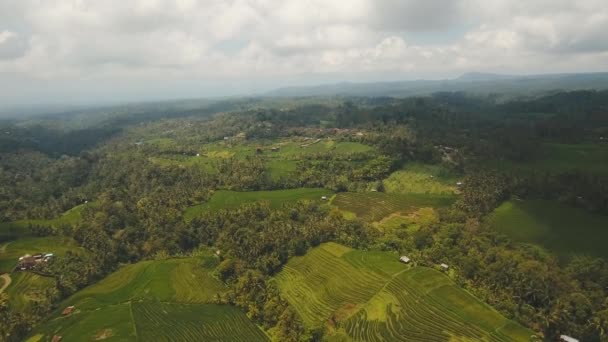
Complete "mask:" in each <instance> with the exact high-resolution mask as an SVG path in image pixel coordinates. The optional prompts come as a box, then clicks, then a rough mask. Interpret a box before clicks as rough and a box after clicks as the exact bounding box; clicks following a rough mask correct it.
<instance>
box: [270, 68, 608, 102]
mask: <svg viewBox="0 0 608 342" xmlns="http://www.w3.org/2000/svg"><path fill="white" fill-rule="evenodd" d="M607 88H608V73H586V74H548V75H529V76H509V75H491V74H481V73H471V74H465V75H463V76H461V77H459V78H455V79H448V80H415V81H398V82H376V83H340V84H327V85H319V86H312V87H291V88H281V89H277V90H275V91H272V92H270V93H267V94H266V95H268V96H279V97H289V96H392V97H408V96H422V95H430V94H433V93H437V92H467V93H472V94H478V95H488V94H495V93H503V94H507V95H516V96H530V95H533V94H538V95H540V94H543V93H547V92H550V91H556V90H565V91H568V90H581V89H607Z"/></svg>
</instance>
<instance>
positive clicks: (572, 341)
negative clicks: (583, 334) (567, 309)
mask: <svg viewBox="0 0 608 342" xmlns="http://www.w3.org/2000/svg"><path fill="white" fill-rule="evenodd" d="M559 339H560V340H562V341H566V342H579V341H578V340H577V339H576V338H574V337H570V336H568V335H559Z"/></svg>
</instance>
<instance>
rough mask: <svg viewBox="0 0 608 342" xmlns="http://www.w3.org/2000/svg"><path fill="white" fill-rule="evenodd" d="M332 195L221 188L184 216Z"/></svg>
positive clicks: (316, 191) (306, 190) (318, 191)
mask: <svg viewBox="0 0 608 342" xmlns="http://www.w3.org/2000/svg"><path fill="white" fill-rule="evenodd" d="M331 195H332V192H331V191H328V190H325V189H314V188H301V189H289V190H275V191H250V192H237V191H225V190H220V191H217V192H215V193H214V194H213V195H212V196H211V198H210V199H209V201H207V202H206V203H203V204H199V205H195V206H192V207H189V208H187V209H186V211H185V212H184V218H185V219H186V220H187V221H190V220H192V219H193V218H195V217H196V216H199V215H200V214H201V213H203V212H209V211H217V210H221V209H230V208H237V207H239V206H241V205H242V204H244V203H251V202H256V201H268V203H269V204H270V207H271V208H278V207H280V206H282V205H283V204H285V203H295V202H298V201H304V200H309V201H320V200H321V197H323V196H326V197H327V198H329V197H331Z"/></svg>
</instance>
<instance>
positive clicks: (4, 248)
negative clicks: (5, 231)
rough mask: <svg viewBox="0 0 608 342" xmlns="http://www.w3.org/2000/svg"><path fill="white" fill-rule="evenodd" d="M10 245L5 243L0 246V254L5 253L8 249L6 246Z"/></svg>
mask: <svg viewBox="0 0 608 342" xmlns="http://www.w3.org/2000/svg"><path fill="white" fill-rule="evenodd" d="M10 244H11V243H10V242H8V243H5V244H4V245H2V246H0V253H4V252H6V247H8V245H10Z"/></svg>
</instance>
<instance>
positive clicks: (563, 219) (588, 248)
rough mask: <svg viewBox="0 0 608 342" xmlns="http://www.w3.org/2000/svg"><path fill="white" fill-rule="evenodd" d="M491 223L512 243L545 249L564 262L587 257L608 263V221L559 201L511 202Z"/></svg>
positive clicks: (507, 203)
mask: <svg viewBox="0 0 608 342" xmlns="http://www.w3.org/2000/svg"><path fill="white" fill-rule="evenodd" d="M489 223H490V224H491V225H492V226H493V227H494V229H496V230H497V231H499V232H501V233H504V234H505V235H507V236H509V237H510V238H511V239H513V240H515V241H518V242H524V243H532V244H537V245H540V246H543V247H545V248H546V249H547V250H549V251H551V252H553V253H555V254H556V255H558V256H559V257H560V258H562V259H563V258H568V257H569V256H571V255H573V254H585V255H591V256H595V257H603V258H607V259H608V249H606V244H605V241H608V217H606V216H601V215H594V214H590V213H588V212H586V211H585V210H583V209H579V208H573V207H569V206H567V205H564V204H561V203H558V202H555V201H542V200H536V201H508V202H505V203H503V204H502V205H501V206H500V207H498V208H497V209H496V210H495V211H494V212H493V213H492V215H491V216H490V218H489Z"/></svg>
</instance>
